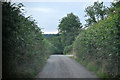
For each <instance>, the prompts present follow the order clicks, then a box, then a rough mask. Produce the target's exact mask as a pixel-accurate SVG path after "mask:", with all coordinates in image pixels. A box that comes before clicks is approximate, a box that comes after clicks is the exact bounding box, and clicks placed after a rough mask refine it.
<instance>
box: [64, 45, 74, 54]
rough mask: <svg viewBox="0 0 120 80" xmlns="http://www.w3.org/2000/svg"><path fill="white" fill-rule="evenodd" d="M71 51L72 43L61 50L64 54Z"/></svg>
mask: <svg viewBox="0 0 120 80" xmlns="http://www.w3.org/2000/svg"><path fill="white" fill-rule="evenodd" d="M71 52H72V45H69V46H66V47H65V48H64V51H63V53H64V54H66V53H71Z"/></svg>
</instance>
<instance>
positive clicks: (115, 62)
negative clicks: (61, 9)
mask: <svg viewBox="0 0 120 80" xmlns="http://www.w3.org/2000/svg"><path fill="white" fill-rule="evenodd" d="M85 12H86V15H85V17H87V19H86V24H85V26H84V27H83V26H82V24H81V23H80V19H79V18H78V17H77V16H76V15H74V14H73V13H70V14H67V16H66V17H63V18H62V19H61V21H60V24H59V25H58V31H59V34H60V36H58V37H59V42H61V46H62V48H61V49H62V50H63V53H64V54H66V53H73V54H74V57H75V58H76V60H77V61H79V62H80V63H81V64H83V65H85V66H86V67H88V69H89V70H91V71H93V72H95V73H96V74H97V75H98V76H99V77H118V76H119V75H120V72H119V59H120V57H119V55H120V54H119V48H118V46H119V45H120V42H119V40H120V37H119V35H120V15H119V14H120V2H119V1H116V2H113V3H112V4H111V6H110V7H106V6H104V5H103V2H101V3H99V2H94V4H93V5H91V6H88V7H87V8H85ZM56 38H57V37H56ZM56 38H55V37H54V39H56ZM52 41H53V40H52ZM55 41H57V40H55ZM57 48H58V47H57Z"/></svg>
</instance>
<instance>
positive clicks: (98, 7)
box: [85, 1, 107, 26]
mask: <svg viewBox="0 0 120 80" xmlns="http://www.w3.org/2000/svg"><path fill="white" fill-rule="evenodd" d="M85 12H86V15H85V17H88V19H87V20H86V23H87V24H86V26H89V25H93V24H94V23H97V22H98V21H99V20H104V19H105V18H106V16H107V15H106V14H107V8H106V7H105V6H104V5H103V2H101V3H99V2H98V1H97V2H94V5H91V6H88V7H87V8H85Z"/></svg>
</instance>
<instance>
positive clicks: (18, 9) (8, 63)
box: [2, 2, 54, 78]
mask: <svg viewBox="0 0 120 80" xmlns="http://www.w3.org/2000/svg"><path fill="white" fill-rule="evenodd" d="M22 7H23V5H22V4H21V3H19V4H11V3H10V2H2V62H3V63H2V69H3V71H2V78H34V77H35V76H36V75H37V74H38V72H39V71H40V70H41V69H42V67H43V65H44V64H45V62H46V60H47V58H48V57H49V55H50V54H52V53H54V46H53V45H52V44H51V43H49V42H48V41H47V40H46V39H45V37H44V35H43V34H42V32H41V29H40V28H39V27H38V26H37V25H36V22H35V20H33V19H32V17H25V16H24V13H23V12H22V11H23V10H22Z"/></svg>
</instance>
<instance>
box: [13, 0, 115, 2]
mask: <svg viewBox="0 0 120 80" xmlns="http://www.w3.org/2000/svg"><path fill="white" fill-rule="evenodd" d="M11 1H12V2H95V1H103V2H113V1H114V0H11Z"/></svg>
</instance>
